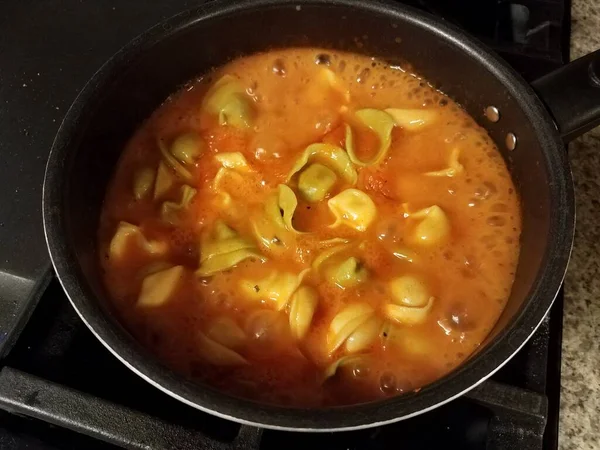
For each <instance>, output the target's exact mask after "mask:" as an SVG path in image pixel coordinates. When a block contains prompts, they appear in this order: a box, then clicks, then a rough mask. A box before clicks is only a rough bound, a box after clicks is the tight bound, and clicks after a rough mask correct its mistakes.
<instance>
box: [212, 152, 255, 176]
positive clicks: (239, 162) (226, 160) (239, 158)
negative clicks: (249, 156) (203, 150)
mask: <svg viewBox="0 0 600 450" xmlns="http://www.w3.org/2000/svg"><path fill="white" fill-rule="evenodd" d="M215 159H216V160H217V161H218V162H220V163H221V165H222V166H223V167H225V168H227V169H236V170H238V171H240V172H244V171H245V172H247V171H249V170H250V166H249V165H248V161H246V158H245V157H244V155H242V154H241V153H240V152H224V153H217V154H216V155H215Z"/></svg>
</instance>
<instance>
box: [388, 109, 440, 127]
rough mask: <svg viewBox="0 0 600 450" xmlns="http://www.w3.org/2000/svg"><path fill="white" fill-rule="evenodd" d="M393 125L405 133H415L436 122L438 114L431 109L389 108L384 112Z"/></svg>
mask: <svg viewBox="0 0 600 450" xmlns="http://www.w3.org/2000/svg"><path fill="white" fill-rule="evenodd" d="M385 112H386V113H388V114H389V115H390V116H392V118H393V119H394V123H395V124H396V125H398V126H399V127H401V128H403V129H404V130H406V131H416V130H419V129H421V128H424V127H426V126H429V125H431V124H433V123H435V122H436V120H437V118H438V113H437V111H435V110H431V109H402V108H389V109H386V110H385Z"/></svg>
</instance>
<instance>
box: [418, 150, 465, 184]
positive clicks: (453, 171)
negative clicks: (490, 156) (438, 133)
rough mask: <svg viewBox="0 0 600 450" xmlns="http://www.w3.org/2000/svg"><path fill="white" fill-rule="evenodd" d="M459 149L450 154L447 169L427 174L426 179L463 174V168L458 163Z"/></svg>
mask: <svg viewBox="0 0 600 450" xmlns="http://www.w3.org/2000/svg"><path fill="white" fill-rule="evenodd" d="M459 154H460V149H458V148H454V149H453V150H452V152H451V153H450V159H449V161H448V168H446V169H442V170H436V171H434V172H427V173H426V174H425V175H427V176H428V177H454V176H456V175H459V174H461V173H463V172H464V170H465V168H464V167H463V165H462V164H461V163H460V162H459V161H458V156H459Z"/></svg>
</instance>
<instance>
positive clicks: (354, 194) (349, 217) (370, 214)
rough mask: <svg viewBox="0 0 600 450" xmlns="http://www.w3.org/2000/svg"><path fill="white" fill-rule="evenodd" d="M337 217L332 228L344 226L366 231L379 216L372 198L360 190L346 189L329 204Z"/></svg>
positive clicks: (330, 200)
mask: <svg viewBox="0 0 600 450" xmlns="http://www.w3.org/2000/svg"><path fill="white" fill-rule="evenodd" d="M327 204H328V205H329V209H330V210H331V212H332V213H333V215H334V216H335V218H336V220H335V222H334V223H333V224H332V225H330V226H331V227H332V228H335V227H337V226H340V225H342V224H344V225H347V226H349V227H351V228H354V229H355V230H357V231H366V230H367V228H368V227H369V225H370V224H371V222H373V220H374V219H375V216H376V215H377V207H376V206H375V203H374V202H373V200H371V198H370V197H369V196H368V195H367V194H365V193H364V192H362V191H359V190H358V189H346V190H345V191H342V192H340V193H339V194H338V195H336V196H335V197H333V198H331V199H329V201H328V202H327Z"/></svg>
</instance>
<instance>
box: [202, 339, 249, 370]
mask: <svg viewBox="0 0 600 450" xmlns="http://www.w3.org/2000/svg"><path fill="white" fill-rule="evenodd" d="M198 349H199V351H200V355H201V356H202V358H203V359H204V360H205V361H206V362H208V363H210V364H214V365H215V366H223V367H228V366H243V365H246V364H248V361H247V360H246V359H245V358H244V357H243V356H241V355H240V354H239V353H237V352H235V351H234V350H232V349H230V348H228V347H227V346H226V345H223V344H221V343H219V342H216V341H215V340H213V339H211V338H209V337H207V336H206V335H205V334H203V333H198Z"/></svg>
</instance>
